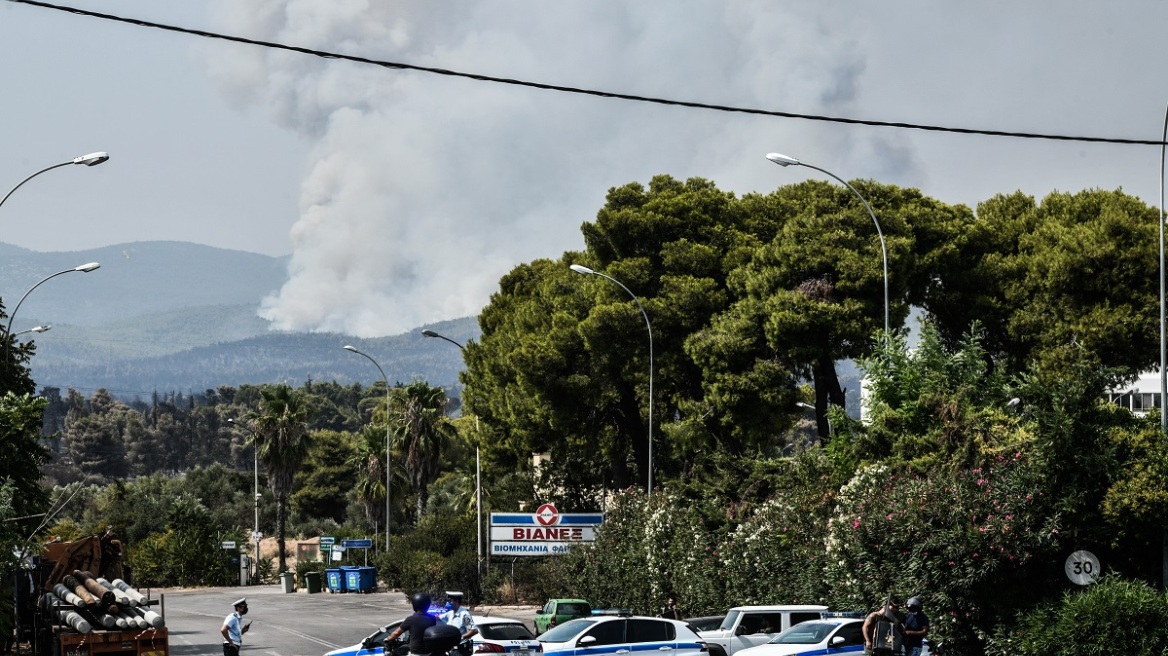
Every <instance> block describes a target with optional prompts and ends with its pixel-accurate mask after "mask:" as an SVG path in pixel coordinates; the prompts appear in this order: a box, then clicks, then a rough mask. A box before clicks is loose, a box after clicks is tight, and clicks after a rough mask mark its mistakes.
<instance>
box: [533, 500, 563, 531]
mask: <svg viewBox="0 0 1168 656" xmlns="http://www.w3.org/2000/svg"><path fill="white" fill-rule="evenodd" d="M535 521H537V522H539V523H540V524H542V525H544V526H552V525H553V524H555V523H556V522H558V521H560V513H559V511H557V510H556V507H555V506H553V505H552V504H550V503H545V504H543V505H542V506H540V507H539V508H538V509H537V510H536V511H535Z"/></svg>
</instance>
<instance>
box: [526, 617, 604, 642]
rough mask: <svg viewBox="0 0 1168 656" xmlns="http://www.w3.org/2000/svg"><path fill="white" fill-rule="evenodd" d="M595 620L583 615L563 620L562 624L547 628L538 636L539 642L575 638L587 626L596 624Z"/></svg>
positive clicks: (562, 640) (565, 640) (564, 640)
mask: <svg viewBox="0 0 1168 656" xmlns="http://www.w3.org/2000/svg"><path fill="white" fill-rule="evenodd" d="M596 622H597V620H594V619H592V618H588V617H583V618H580V619H575V620H571V621H568V622H564V623H563V624H561V625H559V626H556V627H553V628H551V629H548V630H547V631H546V632H545V633H544V634H543V635H541V636H539V641H540V642H567V641H569V640H571V639H572V638H575V637H576V636H577V635H578V634H579V633H580V632H582V631H584V630H585V629H587V628H588V627H590V626H592V625H593V624H596Z"/></svg>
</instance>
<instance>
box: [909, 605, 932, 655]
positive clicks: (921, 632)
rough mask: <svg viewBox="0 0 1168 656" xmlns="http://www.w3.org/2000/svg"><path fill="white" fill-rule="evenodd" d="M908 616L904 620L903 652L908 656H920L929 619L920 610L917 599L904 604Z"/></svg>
mask: <svg viewBox="0 0 1168 656" xmlns="http://www.w3.org/2000/svg"><path fill="white" fill-rule="evenodd" d="M906 606H907V607H908V616H907V617H905V618H904V652H905V653H906V654H908V656H921V651H922V647H923V643H924V641H925V636H927V635H929V618H928V617H927V616H926V615H925V612H924V610H922V605H921V600H920V598H919V597H911V598H909V600H908V603H907V604H906Z"/></svg>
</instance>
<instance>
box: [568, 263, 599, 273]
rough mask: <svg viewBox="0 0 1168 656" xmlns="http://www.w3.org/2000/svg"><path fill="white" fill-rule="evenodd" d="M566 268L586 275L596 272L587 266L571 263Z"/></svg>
mask: <svg viewBox="0 0 1168 656" xmlns="http://www.w3.org/2000/svg"><path fill="white" fill-rule="evenodd" d="M568 268H569V269H571V270H573V271H575V272H576V273H580V274H583V275H586V276H590V275H594V274H595V273H596V272H595V271H593V270H592V269H589V268H588V267H586V266H582V265H580V264H573V265H571V266H569V267H568Z"/></svg>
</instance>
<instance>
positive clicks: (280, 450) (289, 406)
mask: <svg viewBox="0 0 1168 656" xmlns="http://www.w3.org/2000/svg"><path fill="white" fill-rule="evenodd" d="M260 394H261V395H262V399H261V401H260V410H259V412H253V413H250V414H249V415H248V419H249V420H250V421H251V424H252V426H253V427H254V431H255V439H256V442H257V444H258V445H259V452H258V457H259V459H260V461H261V462H263V463H264V467H265V469H266V470H267V472H268V485H269V486H270V487H271V488H272V494H273V495H275V497H276V545H277V548H278V550H279V554H280V571H281V572H283V571H285V569H286V566H287V562H286V561H285V559H284V525H285V523H286V521H287V517H288V511H287V509H288V495H289V493H290V492H291V491H292V478H293V476H295V475H296V472H297V470H299V469H300V465H301V464H302V463H303V462H304V459H305V457H307V455H308V446H309V433H308V408H307V406H306V405H305V402H304V393H303V392H302V391H300V390H294V389H292V388H291V387H289V386H288V385H272V386H265V387H264V388H263V389H261V390H260Z"/></svg>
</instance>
